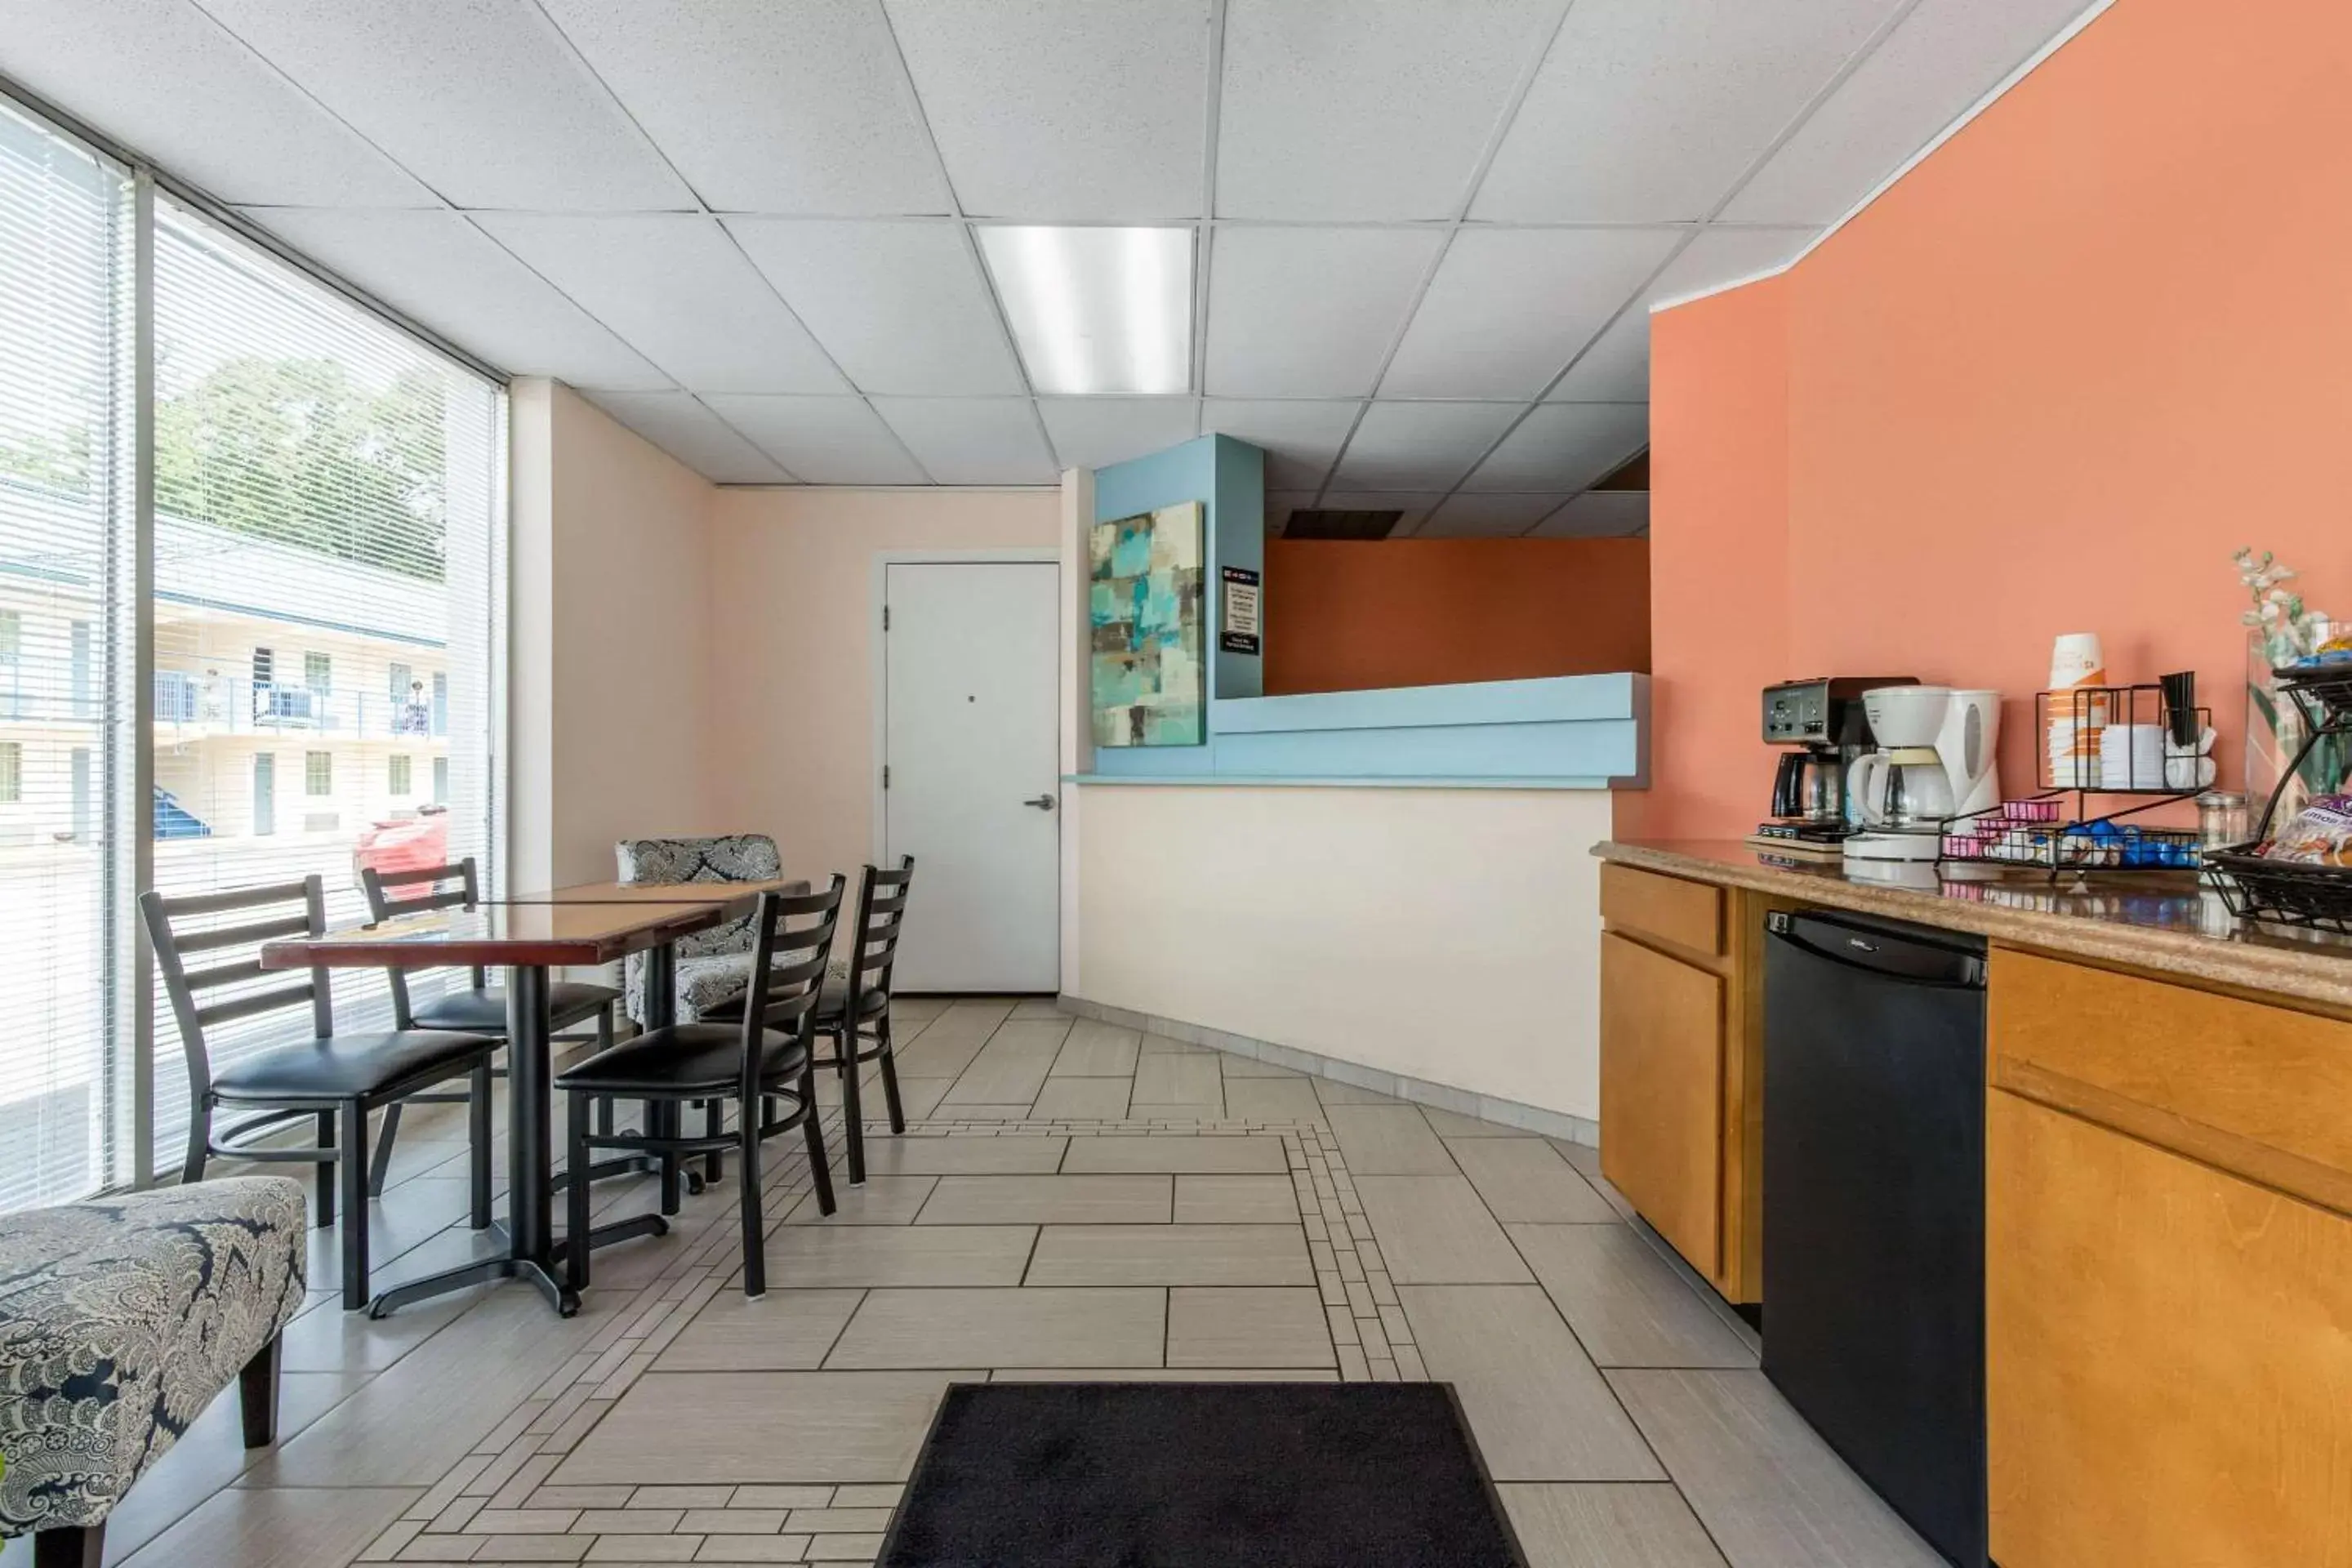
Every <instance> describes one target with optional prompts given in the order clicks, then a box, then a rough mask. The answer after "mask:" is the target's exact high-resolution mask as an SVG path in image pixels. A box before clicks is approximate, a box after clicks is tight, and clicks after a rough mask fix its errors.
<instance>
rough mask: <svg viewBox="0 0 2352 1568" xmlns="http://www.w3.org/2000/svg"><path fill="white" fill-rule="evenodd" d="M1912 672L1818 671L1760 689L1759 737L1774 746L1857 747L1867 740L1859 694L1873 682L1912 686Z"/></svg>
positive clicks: (1877, 684) (1873, 684) (1869, 687)
mask: <svg viewBox="0 0 2352 1568" xmlns="http://www.w3.org/2000/svg"><path fill="white" fill-rule="evenodd" d="M1917 684H1918V677H1916V676H1913V675H1885V676H1853V675H1842V676H1820V677H1816V678H1814V679H1811V680H1784V681H1782V682H1781V683H1780V685H1778V686H1768V687H1766V688H1765V689H1764V739H1765V741H1766V742H1769V743H1770V744H1772V745H1776V746H1824V747H1826V746H1859V745H1866V744H1867V743H1868V742H1869V738H1870V737H1869V734H1868V732H1867V731H1866V729H1865V728H1864V724H1863V719H1862V702H1861V698H1862V694H1863V693H1864V692H1865V691H1867V690H1869V689H1872V688H1873V687H1877V686H1916V685H1917Z"/></svg>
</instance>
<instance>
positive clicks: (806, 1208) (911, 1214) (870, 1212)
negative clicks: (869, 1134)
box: [784, 1138, 939, 1225]
mask: <svg viewBox="0 0 2352 1568" xmlns="http://www.w3.org/2000/svg"><path fill="white" fill-rule="evenodd" d="M877 1142H878V1140H876V1139H872V1138H869V1139H867V1140H866V1159H867V1160H868V1161H869V1162H870V1161H871V1160H872V1159H873V1158H874V1151H875V1147H876V1144H877ZM835 1163H839V1162H838V1161H836V1162H835ZM938 1183H939V1178H938V1177H937V1176H877V1175H876V1174H874V1173H873V1167H872V1165H871V1164H869V1165H868V1166H867V1167H866V1181H865V1184H863V1185H860V1186H855V1187H853V1186H851V1185H850V1184H848V1183H847V1182H845V1181H841V1180H838V1179H836V1180H835V1182H834V1184H833V1205H834V1207H833V1213H832V1214H831V1215H825V1214H824V1212H823V1211H822V1210H821V1209H819V1208H818V1207H817V1201H816V1194H814V1193H811V1194H808V1195H807V1196H806V1197H804V1198H803V1199H801V1201H800V1202H798V1203H796V1204H794V1205H793V1212H792V1213H790V1214H789V1215H785V1216H784V1223H785V1224H786V1225H912V1224H914V1222H915V1216H916V1215H919V1214H920V1213H922V1211H923V1205H924V1204H925V1203H926V1202H927V1201H928V1200H929V1198H930V1195H931V1188H932V1187H933V1186H935V1185H937V1184H938Z"/></svg>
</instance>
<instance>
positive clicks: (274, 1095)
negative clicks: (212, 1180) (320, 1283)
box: [139, 875, 497, 1311]
mask: <svg viewBox="0 0 2352 1568" xmlns="http://www.w3.org/2000/svg"><path fill="white" fill-rule="evenodd" d="M289 905H291V906H295V907H294V908H293V909H292V910H290V911H289V910H288V909H287V906H289ZM139 910H140V914H141V915H142V917H143V918H144V920H145V921H146V924H147V934H148V937H149V940H150V941H151V942H152V944H153V947H154V951H155V966H156V968H157V970H158V971H159V972H160V973H162V975H163V989H164V992H165V994H168V995H169V996H170V997H171V999H172V1014H173V1017H174V1018H175V1019H177V1020H178V1023H179V1026H180V1043H181V1046H182V1048H183V1050H184V1054H185V1056H186V1058H187V1066H188V1152H187V1156H186V1159H185V1161H184V1163H183V1165H182V1167H181V1172H180V1178H181V1180H182V1181H184V1182H190V1183H194V1182H200V1181H202V1180H204V1175H205V1162H206V1160H207V1159H209V1158H211V1157H212V1156H215V1155H217V1156H219V1157H220V1158H222V1159H235V1160H255V1161H261V1162H292V1163H309V1164H315V1165H317V1166H318V1167H319V1169H318V1173H317V1181H318V1188H317V1198H316V1201H315V1205H314V1207H315V1209H316V1211H317V1212H316V1215H315V1222H316V1223H317V1224H318V1225H320V1226H329V1225H332V1224H333V1223H334V1222H335V1198H336V1193H337V1189H338V1188H339V1187H340V1188H341V1196H342V1209H343V1236H342V1254H343V1257H342V1263H343V1278H342V1289H343V1310H345V1311H353V1310H358V1309H359V1308H362V1307H364V1306H366V1305H367V1297H368V1117H369V1115H370V1114H371V1113H372V1112H373V1111H376V1110H383V1109H386V1108H388V1107H391V1106H394V1105H396V1104H397V1103H398V1102H399V1101H401V1100H406V1099H408V1098H410V1097H411V1096H413V1095H415V1094H416V1093H417V1092H418V1091H419V1090H422V1089H431V1088H432V1087H434V1086H435V1085H436V1084H439V1083H445V1082H446V1081H447V1080H449V1079H453V1078H466V1077H470V1078H471V1079H472V1080H473V1081H472V1091H473V1092H472V1095H471V1099H472V1101H473V1114H472V1116H471V1118H470V1120H469V1130H470V1133H471V1141H472V1156H473V1157H472V1160H471V1162H470V1164H471V1167H472V1177H473V1180H472V1194H471V1196H472V1215H471V1219H472V1225H473V1227H474V1228H475V1229H476V1230H481V1229H485V1228H487V1227H488V1225H489V1223H490V1052H491V1051H492V1049H494V1048H495V1047H496V1046H497V1042H496V1041H495V1040H492V1039H490V1038H489V1037H487V1036H484V1035H479V1034H469V1033H462V1032H457V1031H451V1030H444V1029H415V1028H398V1029H393V1030H390V1031H368V1032H360V1033H343V1034H338V1033H337V1032H336V1029H335V1015H334V1001H333V997H332V995H331V993H330V991H329V989H328V984H327V971H326V970H324V969H322V968H313V969H311V970H310V972H309V977H308V978H307V979H299V980H293V981H292V983H291V984H267V985H264V986H262V988H259V989H254V988H253V987H254V986H255V985H256V984H257V983H263V982H271V981H276V980H278V979H280V978H281V972H277V971H270V970H265V969H263V968H262V967H261V961H260V957H259V954H258V949H259V947H260V944H261V943H263V942H269V941H272V940H274V939H277V938H280V937H300V936H312V937H315V936H321V935H324V934H325V932H326V929H327V913H326V895H325V893H324V891H323V890H322V888H321V885H320V879H319V878H318V877H317V876H315V875H313V876H310V877H305V878H304V879H302V880H300V881H299V882H279V883H275V884H272V885H270V886H268V887H257V888H241V889H233V890H230V891H226V892H219V893H198V894H194V895H191V896H185V897H180V898H167V897H165V896H164V895H163V894H162V893H160V892H157V891H155V890H153V889H150V890H149V891H147V892H144V893H142V894H141V895H140V896H139ZM268 910H274V911H276V912H274V913H263V912H262V911H268ZM247 915H252V916H254V917H255V918H253V919H252V920H251V921H245V922H243V923H219V922H218V921H215V917H221V916H237V917H244V916H247ZM232 948H241V949H247V950H249V951H247V952H246V953H245V955H244V956H242V957H238V958H223V957H219V956H215V955H218V954H221V953H222V952H224V951H225V950H227V949H232ZM200 955H201V956H200ZM191 957H197V958H198V964H199V966H198V967H194V968H192V967H190V966H189V963H188V960H189V959H190V958H191ZM225 987H226V988H231V994H226V995H225V996H222V997H220V998H219V999H218V1000H211V999H208V998H209V997H210V996H211V994H213V993H215V992H218V991H220V990H222V989H223V988H225ZM304 1005H307V1006H308V1010H309V1013H310V1016H309V1019H308V1020H307V1029H308V1032H307V1034H304V1035H298V1036H296V1037H294V1038H291V1039H289V1041H288V1042H287V1043H285V1044H282V1045H272V1046H268V1047H262V1048H260V1049H257V1050H252V1051H247V1052H243V1053H240V1054H239V1056H238V1057H237V1058H236V1060H234V1061H232V1062H230V1063H228V1064H227V1065H226V1067H223V1068H220V1069H219V1070H217V1071H215V1069H214V1067H213V1062H212V1051H211V1044H210V1041H209V1040H208V1038H207V1032H208V1031H210V1030H212V1029H214V1028H215V1026H220V1025H225V1024H230V1023H235V1022H238V1021H241V1020H245V1019H249V1018H257V1017H260V1016H265V1015H267V1014H270V1013H275V1012H278V1011H279V1010H281V1009H293V1008H298V1007H302V1006H304ZM216 1109H217V1110H250V1111H252V1112H254V1114H253V1115H251V1116H248V1117H247V1118H245V1119H244V1120H242V1121H237V1122H236V1123H234V1124H233V1125H230V1126H226V1127H224V1128H222V1129H220V1130H219V1131H218V1132H217V1133H215V1129H214V1127H213V1112H214V1111H215V1110H216ZM304 1118H310V1119H311V1120H313V1121H314V1122H315V1124H316V1127H317V1131H318V1142H317V1143H316V1144H315V1145H313V1146H310V1147H298V1148H292V1149H287V1148H273V1147H270V1146H268V1145H267V1144H264V1143H261V1142H257V1139H259V1138H261V1137H263V1136H266V1135H268V1133H269V1132H270V1131H273V1130H275V1129H279V1128H283V1127H284V1126H285V1125H287V1124H288V1123H289V1122H295V1121H301V1120H303V1119H304Z"/></svg>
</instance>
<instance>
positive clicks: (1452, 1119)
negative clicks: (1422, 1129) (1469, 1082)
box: [1421, 1105, 1528, 1138]
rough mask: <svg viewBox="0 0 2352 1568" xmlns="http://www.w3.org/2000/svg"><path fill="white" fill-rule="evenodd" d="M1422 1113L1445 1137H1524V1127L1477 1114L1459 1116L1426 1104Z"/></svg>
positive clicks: (1433, 1127)
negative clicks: (1509, 1124) (1483, 1117)
mask: <svg viewBox="0 0 2352 1568" xmlns="http://www.w3.org/2000/svg"><path fill="white" fill-rule="evenodd" d="M1421 1113H1422V1114H1423V1116H1425V1117H1427V1118H1428V1119H1429V1125H1430V1128H1431V1130H1432V1131H1435V1132H1436V1133H1437V1134H1438V1135H1439V1136H1440V1137H1444V1138H1524V1137H1526V1136H1527V1135H1528V1133H1527V1129H1525V1128H1523V1127H1506V1126H1504V1125H1503V1124H1502V1123H1501V1122H1499V1121H1480V1120H1479V1119H1478V1118H1476V1117H1475V1116H1457V1115H1455V1114H1454V1112H1453V1111H1451V1110H1438V1109H1437V1107H1435V1106H1433V1105H1424V1106H1423V1107H1422V1108H1421Z"/></svg>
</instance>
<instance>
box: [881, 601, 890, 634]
mask: <svg viewBox="0 0 2352 1568" xmlns="http://www.w3.org/2000/svg"><path fill="white" fill-rule="evenodd" d="M882 629H883V630H884V631H886V632H887V631H888V630H889V629H890V606H889V605H883V606H882Z"/></svg>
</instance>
